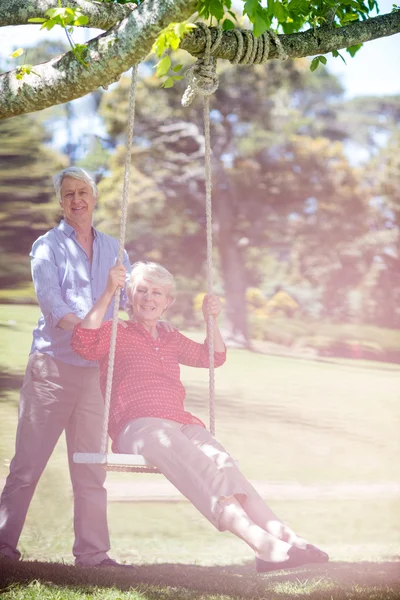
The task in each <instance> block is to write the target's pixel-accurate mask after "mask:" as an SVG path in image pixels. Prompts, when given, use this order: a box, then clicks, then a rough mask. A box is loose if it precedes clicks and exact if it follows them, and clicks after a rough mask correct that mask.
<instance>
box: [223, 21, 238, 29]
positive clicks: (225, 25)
mask: <svg viewBox="0 0 400 600" xmlns="http://www.w3.org/2000/svg"><path fill="white" fill-rule="evenodd" d="M222 29H223V30H224V31H229V30H231V29H235V23H233V21H231V20H230V19H225V20H224V22H223V23H222Z"/></svg>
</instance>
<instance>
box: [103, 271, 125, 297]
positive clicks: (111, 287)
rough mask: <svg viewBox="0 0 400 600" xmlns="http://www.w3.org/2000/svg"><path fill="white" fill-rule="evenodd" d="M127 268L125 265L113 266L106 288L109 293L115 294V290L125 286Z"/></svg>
mask: <svg viewBox="0 0 400 600" xmlns="http://www.w3.org/2000/svg"><path fill="white" fill-rule="evenodd" d="M125 279H126V269H125V267H124V265H115V266H114V267H111V269H110V271H109V273H108V279H107V286H106V290H107V292H108V293H109V294H111V295H114V294H115V290H116V289H117V288H118V287H120V288H123V287H124V286H125Z"/></svg>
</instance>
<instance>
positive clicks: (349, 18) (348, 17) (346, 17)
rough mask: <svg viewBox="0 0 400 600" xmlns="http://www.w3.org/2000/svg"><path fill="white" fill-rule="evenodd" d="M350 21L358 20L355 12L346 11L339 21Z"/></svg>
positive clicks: (343, 22)
mask: <svg viewBox="0 0 400 600" xmlns="http://www.w3.org/2000/svg"><path fill="white" fill-rule="evenodd" d="M352 21H358V15H357V14H355V13H347V15H344V17H342V18H341V19H340V22H341V23H342V24H345V23H351V22H352Z"/></svg>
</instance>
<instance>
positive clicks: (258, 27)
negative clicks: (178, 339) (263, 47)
mask: <svg viewBox="0 0 400 600" xmlns="http://www.w3.org/2000/svg"><path fill="white" fill-rule="evenodd" d="M267 29H268V23H267V22H266V21H264V19H263V18H262V17H261V16H259V15H257V16H256V18H255V20H254V29H253V31H254V35H255V36H256V37H258V36H259V35H262V34H263V33H264V32H265V31H267Z"/></svg>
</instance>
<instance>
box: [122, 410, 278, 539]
mask: <svg viewBox="0 0 400 600" xmlns="http://www.w3.org/2000/svg"><path fill="white" fill-rule="evenodd" d="M117 448H118V450H119V451H120V452H122V453H127V454H129V453H132V454H141V455H143V456H144V457H145V458H146V459H147V460H148V461H149V462H151V463H152V464H153V465H155V466H156V467H158V469H159V470H160V471H161V473H163V474H164V475H165V477H166V478H167V479H169V481H171V483H173V484H174V486H175V487H176V488H177V489H178V490H179V491H180V492H181V493H182V494H183V495H184V496H185V497H186V498H187V499H188V500H190V502H191V503H192V504H193V505H194V506H195V507H196V508H197V509H198V510H199V511H200V512H201V513H202V514H203V515H204V516H205V517H206V518H207V519H208V520H209V521H210V522H211V523H212V524H213V525H214V526H215V527H216V528H217V529H218V530H219V531H222V528H221V527H220V524H219V520H220V516H221V512H222V510H223V504H222V503H221V502H220V500H223V499H224V498H229V497H232V496H235V497H236V499H237V500H239V502H240V503H241V505H242V506H243V508H244V509H245V510H246V512H247V513H248V515H249V516H250V518H251V519H252V520H253V522H254V523H256V524H257V525H259V526H260V527H261V528H262V529H265V530H267V531H268V530H270V529H271V528H272V525H273V524H275V527H274V528H273V531H274V530H275V529H276V524H278V525H279V527H278V528H277V531H276V535H277V537H279V538H281V530H282V527H284V526H283V523H282V522H281V521H280V520H279V519H278V517H277V516H276V515H275V514H274V513H273V512H272V510H271V509H270V508H269V507H268V505H267V504H266V503H265V502H264V500H263V499H262V498H261V496H260V495H259V493H258V492H257V491H256V490H255V488H254V487H253V486H252V484H251V483H250V482H249V481H248V480H247V479H246V477H245V476H244V475H243V474H242V473H241V472H240V470H239V468H238V467H237V464H236V461H235V460H234V459H233V458H232V457H231V456H230V455H229V454H228V452H227V451H226V450H225V448H224V447H223V446H222V444H220V443H219V442H218V441H217V440H216V439H215V438H214V437H213V436H212V435H211V433H209V431H207V429H205V428H204V427H202V426H201V425H182V424H181V423H177V422H176V421H170V420H168V419H157V418H152V417H145V418H141V419H136V420H134V421H130V422H129V423H128V424H127V426H126V427H125V428H124V429H123V431H122V432H121V433H120V435H119V436H118V439H117ZM285 529H286V527H285ZM274 535H275V531H274Z"/></svg>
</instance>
